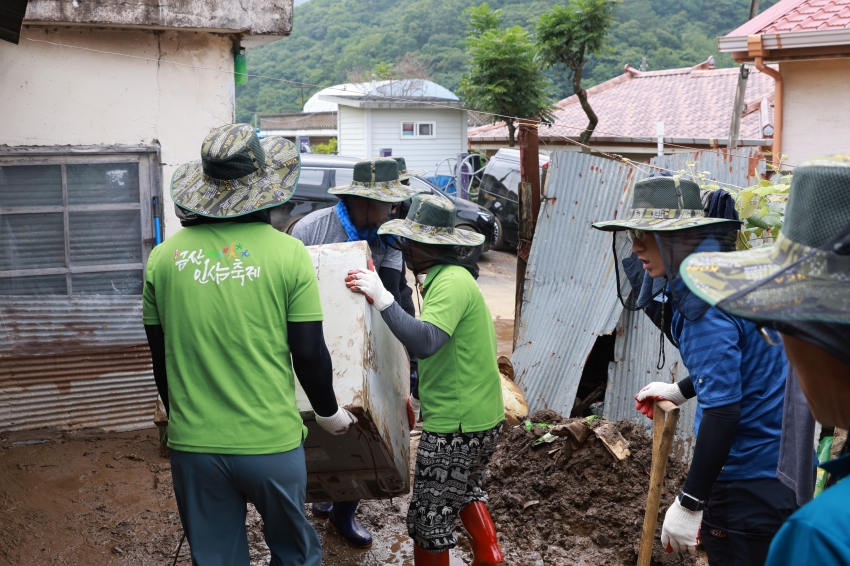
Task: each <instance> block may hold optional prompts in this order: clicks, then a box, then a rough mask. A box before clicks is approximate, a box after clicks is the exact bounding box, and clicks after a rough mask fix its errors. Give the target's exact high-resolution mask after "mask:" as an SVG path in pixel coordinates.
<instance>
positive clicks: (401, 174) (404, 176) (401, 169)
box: [393, 157, 425, 181]
mask: <svg viewBox="0 0 850 566" xmlns="http://www.w3.org/2000/svg"><path fill="white" fill-rule="evenodd" d="M393 159H394V160H395V162H396V163H397V164H398V180H399V181H407V180H408V179H410V178H411V177H416V176H417V175H421V174H422V173H425V170H424V169H414V170H408V169H407V163H405V161H404V157H393Z"/></svg>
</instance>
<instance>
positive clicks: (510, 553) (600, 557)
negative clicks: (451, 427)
mask: <svg viewBox="0 0 850 566" xmlns="http://www.w3.org/2000/svg"><path fill="white" fill-rule="evenodd" d="M529 420H530V421H531V422H532V423H549V424H560V423H566V422H569V421H567V420H566V419H562V418H561V416H560V415H558V414H557V413H554V412H552V411H539V412H537V413H535V414H533V415H531V416H530V417H529ZM571 420H572V421H579V420H580V419H571ZM602 423H603V421H597V422H596V423H594V424H592V425H591V427H593V428H596V427H599V426H600V425H601V424H602ZM615 427H616V430H617V431H618V432H619V433H620V434H621V435H622V437H623V438H624V439H625V440H627V441H628V443H629V450H630V452H631V454H630V456H628V457H627V458H626V459H625V460H623V461H619V460H617V459H616V458H615V457H614V456H613V455H612V454H611V453H610V452H609V451H608V450H607V449H606V448H605V447H604V445H603V444H602V441H600V440H599V439H597V438H596V436H594V435H593V434H590V435H589V436H588V437H587V440H586V441H585V442H584V444H583V445H581V446H580V447H578V448H576V449H575V450H573V449H572V448H571V444H570V441H569V440H570V439H569V438H568V437H561V438H557V439H556V440H555V441H553V442H552V443H543V444H541V445H539V446H534V443H535V441H536V440H537V439H538V438H540V437H541V436H543V435H544V434H545V433H546V432H547V429H546V428H545V427H534V428H533V429H532V430H531V431H528V430H526V429H525V428H523V427H515V428H513V429H511V430H509V431H508V432H507V433H505V434H504V435H503V437H502V439H501V441H500V446H499V449H498V450H497V452H496V454H494V456H493V460H492V461H491V463H490V474H489V475H488V478H487V480H486V483H485V489H486V490H487V492H488V494H489V497H490V511H491V513H492V515H493V518H494V521H495V522H496V526H497V530H498V531H499V538H500V541H501V542H502V548H503V552H504V553H505V556H506V558H507V561H508V564H523V565H527V566H532V565H540V566H542V565H544V564H547V565H548V564H571V565H572V564H575V565H595V566H615V565H618V566H619V565H621V564H623V565H625V564H636V563H637V554H638V549H639V547H640V537H641V528H642V525H643V518H644V511H645V507H646V495H647V489H648V487H649V470H650V467H651V464H652V456H651V454H652V440H651V439H650V437H649V435H648V434H647V433H646V431H645V430H644V429H643V428H642V427H641V426H639V425H636V424H634V423H630V422H627V421H621V422H618V423H615ZM684 478H685V472H684V469H683V466H682V464H680V463H678V462H672V461H671V462H669V463H668V466H667V475H666V477H665V481H664V486H663V491H662V494H663V495H662V498H661V511H662V512H661V514H660V516H659V521H658V526H657V532H656V538H655V547H654V549H653V559H654V560H655V561H656V562H657V563H666V564H681V565H688V566H691V565H694V564H697V562H696V561H695V559H694V558H693V557H691V556H690V555H688V554H687V553H684V554H682V553H673V554H666V553H665V552H664V551H663V549H662V548H661V543H660V542H659V538H660V536H661V524H662V521H663V515H664V512H666V509H667V507H669V506H670V504H671V503H672V501H673V497H674V496H675V494H677V493H678V492H679V489H680V487H681V485H682V483H683V481H684Z"/></svg>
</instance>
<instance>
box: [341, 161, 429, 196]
mask: <svg viewBox="0 0 850 566" xmlns="http://www.w3.org/2000/svg"><path fill="white" fill-rule="evenodd" d="M328 192H329V193H330V194H332V195H337V196H339V195H351V196H355V197H364V198H370V199H372V200H379V201H381V202H401V201H403V200H407V199H409V198H411V197H413V195H417V194H419V193H420V192H422V191H417V190H415V189H411V188H410V187H406V186H404V185H402V184H401V183H400V182H399V178H398V164H397V163H396V161H395V159H391V158H389V157H375V158H373V159H364V160H363V161H358V162H357V163H355V164H354V180H352V181H351V184H350V185H344V186H341V187H333V188H331V189H330V190H328Z"/></svg>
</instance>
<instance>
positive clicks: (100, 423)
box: [0, 295, 156, 433]
mask: <svg viewBox="0 0 850 566" xmlns="http://www.w3.org/2000/svg"><path fill="white" fill-rule="evenodd" d="M141 310H142V304H141V297H139V296H138V295H131V296H123V297H122V296H117V297H109V296H94V297H83V296H61V295H57V296H42V297H21V296H19V297H0V433H2V432H8V431H20V430H34V429H43V428H54V429H62V430H70V429H82V428H98V429H103V430H130V429H135V428H144V427H148V426H152V425H151V423H152V419H153V408H154V404H155V401H156V387H155V385H154V381H153V373H152V371H151V358H150V352H149V350H148V347H147V340H146V338H145V331H144V327H143V326H142V323H141V320H142V313H141Z"/></svg>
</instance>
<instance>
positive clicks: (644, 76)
mask: <svg viewBox="0 0 850 566" xmlns="http://www.w3.org/2000/svg"><path fill="white" fill-rule="evenodd" d="M737 81H738V69H712V70H697V69H691V68H686V69H671V70H667V71H650V72H644V73H640V72H637V71H634V70H631V71H630V72H626V73H624V74H623V75H620V76H618V77H615V78H613V79H611V80H609V81H606V82H604V83H602V84H599V85H597V86H595V87H592V88H590V89H588V98H589V100H590V104H591V106H592V107H593V110H594V111H595V112H596V115H597V116H598V117H599V124H598V125H597V126H596V130H595V132H594V135H593V139H599V138H601V137H627V138H655V137H656V128H655V126H656V123H657V122H659V121H661V122H664V137H667V138H671V137H673V138H715V139H725V138H728V136H729V123H730V121H731V117H732V107H733V104H734V101H735V91H736V87H737ZM747 83H748V84H747V94H746V102H747V104H750V105H751V106H752V107H753V108H757V107H758V105H757V104H755V105H754V104H753V103H754V102H758V101H759V100H761V99H763V98H764V97H769V96H772V95H773V92H774V82H773V79H771V78H770V77H768V76H767V75H765V74H763V73H760V72H758V71H757V70H755V69H752V70H751V71H750V76H749V80H748V81H747ZM557 106H558V107H559V109H558V110H556V111H555V123H554V124H553V125H551V126H543V127H541V129H540V136H541V137H543V138H546V137H556V138H557V137H570V138H578V136H579V134H580V133H581V131H582V130H583V129H584V127H585V126H586V125H587V116H585V114H584V111H583V110H582V109H581V106H580V105H579V104H578V99H577V97H575V96H571V97H569V98H565V99H564V100H561V101H560V102H558V103H557ZM759 129H760V126H759V113H758V111H753V112H751V113H748V114H746V115H745V116H744V117H743V119H742V120H741V135H740V138H741V139H762V138H764V136H763V135H761V133H760V131H759ZM507 136H508V130H507V128H506V127H505V126H504V125H503V124H502V123H501V122H500V123H498V124H491V125H487V126H482V127H479V128H474V129H470V130H469V138H470V140H472V141H475V139H476V138H482V137H483V138H490V137H496V138H504V139H507Z"/></svg>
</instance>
